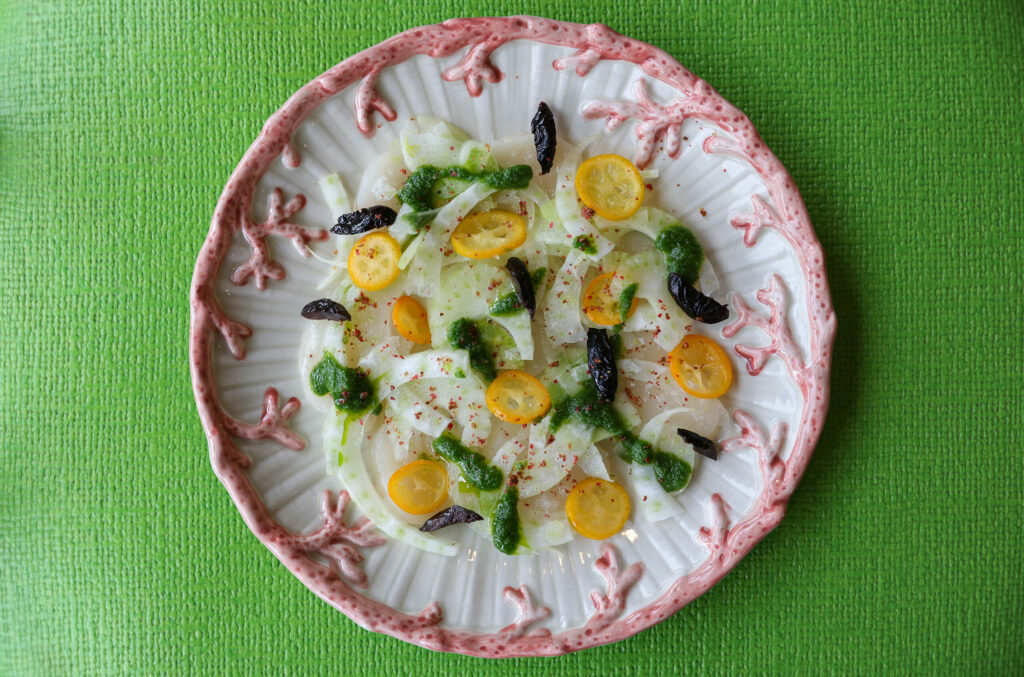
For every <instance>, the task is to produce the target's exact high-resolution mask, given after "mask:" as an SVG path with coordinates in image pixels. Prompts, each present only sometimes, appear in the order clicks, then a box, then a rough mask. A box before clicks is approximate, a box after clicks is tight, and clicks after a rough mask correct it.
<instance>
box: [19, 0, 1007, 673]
mask: <svg viewBox="0 0 1024 677" xmlns="http://www.w3.org/2000/svg"><path fill="white" fill-rule="evenodd" d="M890 5H891V6H890ZM387 7H388V9H386V10H377V9H374V3H369V2H365V1H363V2H352V1H348V0H344V1H343V0H290V1H288V2H285V1H279V2H268V3H264V4H260V5H255V4H248V3H236V2H198V1H196V0H191V1H183V2H150V1H149V0H123V1H120V2H118V1H114V0H92V1H83V2H81V3H78V4H68V3H60V2H28V1H26V2H14V3H13V4H12V3H11V1H10V0H0V397H2V401H3V403H4V404H3V407H2V409H0V440H2V454H3V464H2V480H0V569H2V574H0V674H62V673H63V674H83V673H86V674H91V673H130V674H140V673H142V674H148V673H174V674H178V673H182V672H190V671H193V672H197V673H203V674H221V673H238V672H264V671H266V672H274V673H277V672H287V673H296V674H321V673H324V674H327V673H333V674H339V673H341V674H382V673H410V674H417V675H442V674H454V673H455V672H456V671H459V672H461V673H467V672H470V671H472V672H474V673H481V674H482V673H488V674H490V673H499V672H510V671H513V670H514V671H516V672H518V673H520V674H540V673H541V672H542V671H543V674H551V675H575V674H597V675H600V674H608V673H611V672H622V673H625V672H628V671H629V670H630V669H634V668H636V667H638V666H639V668H640V669H641V671H642V672H648V671H651V672H653V671H657V672H658V673H661V674H693V673H696V672H708V673H715V674H748V673H749V674H755V673H788V674H791V673H801V674H803V673H842V674H856V673H861V674H879V673H915V674H935V673H940V674H943V673H970V674H1010V673H1016V674H1021V672H1022V671H1024V586H1022V581H1024V563H1022V562H1024V527H1022V525H1021V517H1022V512H1024V461H1022V459H1024V454H1022V434H1021V430H1022V428H1024V423H1022V417H1024V407H1022V404H1024V398H1022V386H1021V381H1022V378H1024V370H1022V367H1021V352H1022V348H1024V323H1022V316H1024V304H1022V301H1021V298H1022V297H1021V294H1022V292H1024V289H1022V269H1024V255H1022V249H1021V237H1022V234H1024V233H1022V225H1024V218H1022V216H1021V209H1022V192H1024V170H1022V167H1024V160H1022V158H1024V141H1022V139H1024V112H1022V105H1024V95H1022V87H1024V8H1022V5H1021V4H1020V2H1016V1H1014V0H1003V1H996V0H992V1H990V2H984V1H969V0H963V1H961V2H934V1H932V0H921V1H915V2H900V3H884V2H875V1H874V0H846V1H844V2H835V3H806V4H805V3H799V2H787V1H782V0H779V1H778V2H749V3H733V2H728V3H721V2H717V1H716V2H710V1H708V2H696V1H695V2H684V3H675V2H643V3H640V2H633V3H623V2H615V1H612V0H607V1H597V0H594V1H591V2H579V1H578V0H564V1H560V0H559V1H555V0H552V1H547V2H506V1H504V0H501V1H497V0H495V1H492V2H488V3H484V2H454V1H452V0H420V1H418V2H412V3H391V4H389V5H387ZM514 13H534V14H539V15H544V16H549V17H552V18H558V19H565V20H571V21H579V22H591V21H602V22H604V23H607V24H608V25H610V26H611V27H613V28H615V29H616V30H618V31H620V32H623V33H626V34H628V35H631V36H633V37H635V38H638V39H640V40H645V41H647V42H650V43H653V44H655V45H658V46H660V47H662V48H664V49H666V50H667V51H668V52H669V53H671V54H672V55H673V56H675V57H676V58H677V59H679V61H681V62H682V63H683V64H684V65H686V66H687V67H689V68H690V69H692V70H693V71H695V72H696V73H698V74H699V75H701V76H703V77H704V78H706V79H707V80H708V81H710V82H711V83H712V84H713V85H714V86H715V87H716V88H717V89H718V90H719V91H720V92H722V94H724V95H725V97H726V98H728V99H729V100H731V101H732V102H733V103H735V104H736V105H738V106H739V107H740V108H741V109H743V110H744V111H745V112H746V113H747V114H748V115H749V116H750V117H751V118H752V119H753V121H754V123H755V124H756V125H757V127H758V128H759V130H760V131H761V133H762V135H763V136H764V138H765V139H766V140H767V142H768V144H769V145H770V146H771V147H772V148H773V149H774V150H775V152H776V154H777V155H778V156H779V157H780V158H781V159H782V161H783V162H784V163H785V164H786V165H787V167H788V168H789V169H790V171H791V172H792V174H793V176H794V178H795V180H796V182H797V185H798V186H799V187H800V189H801V191H802V193H803V195H804V198H805V200H806V202H807V206H808V208H809V210H810V215H811V219H812V221H813V223H814V225H815V228H816V230H817V233H818V235H819V237H820V239H821V241H822V244H823V246H824V250H825V255H826V261H827V264H828V271H829V280H830V282H831V285H832V291H833V299H834V302H835V308H836V312H837V315H838V319H839V333H838V337H837V342H836V347H835V360H834V362H833V379H832V383H833V398H832V407H831V411H830V413H829V418H828V422H827V425H826V428H825V432H824V435H823V437H822V439H821V442H820V444H819V445H818V449H817V452H816V453H815V456H814V459H813V460H812V462H811V464H810V467H809V468H808V470H807V474H806V476H805V478H804V480H803V482H802V484H801V485H800V487H799V489H798V490H797V491H796V493H795V494H794V496H793V499H792V502H791V503H790V507H789V512H788V515H787V518H786V519H785V520H784V521H783V523H782V524H781V526H780V527H779V528H778V529H777V530H776V531H775V532H774V533H772V534H771V535H769V536H768V537H767V538H766V539H765V540H764V541H763V542H762V543H761V544H760V545H758V546H757V548H755V550H754V551H753V552H752V553H751V554H750V556H748V557H747V558H746V559H745V560H744V561H743V562H742V563H741V564H740V565H739V566H738V567H737V568H736V569H735V570H734V571H733V572H732V573H731V574H730V575H729V576H728V577H727V578H726V579H725V580H724V581H723V582H722V583H720V584H719V585H718V586H717V587H715V588H713V589H712V590H711V591H710V592H708V593H707V594H706V595H704V596H703V597H701V598H700V599H699V600H697V601H696V602H694V603H693V604H691V605H690V606H689V607H687V608H685V609H683V610H682V611H681V612H680V613H678V614H677V615H676V616H674V617H673V618H671V619H669V620H668V621H666V622H665V623H663V624H661V625H659V626H657V627H655V628H653V629H651V630H649V631H647V632H644V633H642V634H640V635H638V636H636V637H634V638H632V639H629V640H626V641H624V642H620V643H617V644H614V645H610V646H606V647H601V648H598V649H593V650H589V651H585V652H582V653H578V654H573V655H570V656H564V657H560V658H557V659H548V660H540V659H528V660H513V661H504V662H488V661H484V660H479V659H472V658H466V657H461V656H452V655H443V654H435V653H431V652H428V651H426V650H422V649H418V648H416V647H413V646H410V645H407V644H405V643H403V642H400V641H398V640H394V639H391V638H387V637H383V636H377V635H374V634H371V633H369V632H366V631H364V630H362V629H360V628H358V627H357V626H356V625H355V624H354V623H352V622H350V621H349V620H348V619H346V618H345V617H344V616H343V615H341V614H340V613H337V612H335V611H334V610H332V609H331V608H329V607H328V606H327V605H325V604H324V603H322V602H320V601H319V600H318V599H317V598H316V597H314V596H313V595H312V594H311V593H310V592H309V591H307V590H306V589H305V588H304V587H303V586H302V585H301V584H299V583H298V581H296V580H295V579H294V578H293V577H292V575H291V574H289V573H288V572H287V571H286V570H285V569H284V567H283V566H281V565H280V564H279V563H278V562H277V560H276V559H275V558H274V557H273V556H272V555H271V554H270V553H269V552H268V551H267V550H266V549H265V548H264V547H263V546H262V545H260V544H259V543H258V542H257V541H256V539H255V538H253V537H252V536H251V534H250V533H249V531H248V530H247V529H246V528H245V526H244V524H243V523H242V521H241V519H240V518H239V516H238V514H237V512H236V510H235V508H234V506H233V505H232V503H231V501H230V500H229V498H228V496H227V494H226V492H225V491H224V490H223V489H222V488H221V486H220V484H219V483H218V482H217V480H216V479H215V477H214V475H213V473H212V472H211V470H210V467H209V461H208V456H207V448H206V441H205V438H204V436H203V433H202V429H201V427H200V425H199V420H198V416H197V414H196V411H195V407H194V404H193V400H192V394H191V389H190V384H189V376H188V367H187V358H186V355H187V353H186V341H187V332H188V319H189V318H188V283H189V280H190V276H191V273H192V267H193V264H194V261H195V257H196V254H197V252H198V249H199V247H200V244H201V243H202V241H203V238H204V236H205V234H206V231H207V228H208V224H209V221H210V216H211V214H212V211H213V208H214V205H215V203H216V200H217V197H218V195H219V194H220V191H221V188H222V186H223V185H224V183H225V182H226V179H227V177H228V175H229V174H230V172H231V171H232V169H233V168H234V166H235V164H236V163H237V161H238V160H239V158H240V157H241V155H242V153H243V152H244V150H245V149H246V148H247V147H248V145H249V143H250V142H251V141H252V140H253V138H255V136H256V134H257V133H258V132H259V130H260V127H261V125H262V124H263V121H264V120H265V119H266V118H267V116H269V115H270V114H271V113H272V112H273V111H274V110H276V109H277V107H278V106H279V105H280V104H281V103H282V102H284V100H285V99H286V98H287V97H288V96H289V95H290V94H291V93H292V92H293V91H294V90H295V89H297V88H298V87H300V86H301V85H302V84H304V83H305V82H307V81H308V80H310V79H312V78H313V77H315V76H316V75H318V74H319V73H321V72H322V71H323V70H325V69H326V68H328V67H330V66H331V65H333V64H335V63H336V62H338V61H340V60H341V59H343V58H345V57H346V56H347V55H350V54H352V53H354V52H356V51H358V50H360V49H363V48H365V47H368V46H370V45H372V44H374V43H376V42H378V41H380V40H382V39H384V38H386V37H388V36H389V35H391V34H393V33H395V32H398V31H399V30H402V29H404V28H408V27H411V26H414V25H419V24H424V23H433V22H436V21H440V20H443V19H445V18H448V17H452V16H467V15H486V14H514Z"/></svg>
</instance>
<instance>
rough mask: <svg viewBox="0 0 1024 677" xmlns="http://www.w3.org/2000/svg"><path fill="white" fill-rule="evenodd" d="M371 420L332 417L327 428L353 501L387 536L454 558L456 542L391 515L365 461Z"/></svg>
mask: <svg viewBox="0 0 1024 677" xmlns="http://www.w3.org/2000/svg"><path fill="white" fill-rule="evenodd" d="M366 421H367V418H366V417H365V416H364V417H362V418H357V417H353V416H344V415H342V414H341V413H339V414H338V415H336V416H331V417H328V420H327V424H326V425H325V426H324V450H325V451H326V452H327V455H328V459H330V458H331V457H332V456H333V457H334V459H335V461H336V462H337V464H338V465H337V468H336V470H337V473H338V477H339V479H341V483H342V484H344V485H345V489H346V490H347V491H348V492H349V495H350V496H351V497H352V500H353V501H355V503H356V505H357V506H359V509H360V510H361V511H362V512H363V514H364V515H366V517H368V518H369V520H370V521H371V522H373V525H374V526H375V527H376V528H377V529H379V530H380V531H381V532H383V533H384V534H386V535H387V536H389V537H391V538H393V539H395V540H396V541H399V542H401V543H405V544H406V545H409V546H412V547H414V548H419V549H420V550H425V551H427V552H433V553H437V554H438V555H444V556H446V557H452V556H454V555H455V553H456V552H457V550H458V548H457V547H456V544H455V543H454V542H452V541H448V540H444V539H440V538H437V537H436V536H430V535H428V534H424V533H422V532H421V531H419V530H417V529H416V528H415V527H411V526H409V525H408V524H406V523H405V522H403V521H401V520H400V519H398V518H397V517H395V516H394V515H392V514H391V512H390V511H389V510H388V508H387V504H386V503H385V501H384V499H383V498H381V496H380V494H379V493H377V489H376V488H375V487H374V486H373V483H372V482H371V480H370V476H369V474H368V473H367V472H366V464H365V462H364V461H363V452H362V442H363V437H364V436H365V432H366V431H365V423H366Z"/></svg>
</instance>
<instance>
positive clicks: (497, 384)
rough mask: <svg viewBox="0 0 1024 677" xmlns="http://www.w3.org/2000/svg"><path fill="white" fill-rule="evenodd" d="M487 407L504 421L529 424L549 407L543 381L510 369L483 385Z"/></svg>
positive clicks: (523, 372)
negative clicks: (488, 383) (485, 388)
mask: <svg viewBox="0 0 1024 677" xmlns="http://www.w3.org/2000/svg"><path fill="white" fill-rule="evenodd" d="M486 399H487V408H488V409H490V410H491V412H492V413H493V414H494V415H495V416H497V417H498V418H500V419H501V420H502V421H505V422H507V423H529V422H531V421H535V420H536V419H538V418H540V417H541V416H543V415H544V414H546V413H547V412H548V409H550V408H551V398H550V397H549V396H548V391H547V389H546V388H545V387H544V384H543V383H541V382H540V381H538V380H537V379H536V378H534V377H533V376H531V375H530V374H527V373H526V372H525V371H520V370H518V369H510V370H508V371H503V372H501V373H500V374H498V377H497V378H496V379H494V380H493V381H491V385H489V386H487V393H486Z"/></svg>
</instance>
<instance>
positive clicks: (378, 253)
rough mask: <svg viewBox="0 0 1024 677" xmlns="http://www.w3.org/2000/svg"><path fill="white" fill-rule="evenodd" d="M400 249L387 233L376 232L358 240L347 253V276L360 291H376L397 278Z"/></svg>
mask: <svg viewBox="0 0 1024 677" xmlns="http://www.w3.org/2000/svg"><path fill="white" fill-rule="evenodd" d="M401 256H402V248H401V247H400V246H399V244H398V241H397V240H395V238H393V237H391V236H390V235H388V234H387V233H383V232H381V231H376V232H373V233H370V234H369V235H366V236H364V237H362V238H360V239H359V241H357V242H356V243H355V245H354V246H353V247H352V251H350V252H349V253H348V274H349V277H351V278H352V282H353V283H354V284H355V285H356V286H357V287H359V288H360V289H365V290H366V291H377V290H378V289H383V288H384V287H386V286H388V285H389V284H391V283H392V282H394V281H395V278H397V277H398V273H399V270H398V259H399V257H401Z"/></svg>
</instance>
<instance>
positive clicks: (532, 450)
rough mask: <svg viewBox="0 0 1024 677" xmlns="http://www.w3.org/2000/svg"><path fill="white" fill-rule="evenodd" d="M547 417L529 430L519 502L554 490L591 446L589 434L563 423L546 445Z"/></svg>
mask: <svg viewBox="0 0 1024 677" xmlns="http://www.w3.org/2000/svg"><path fill="white" fill-rule="evenodd" d="M550 425H551V416H550V415H548V416H546V417H544V419H543V420H542V421H541V422H540V423H538V424H533V425H531V426H530V446H529V448H528V449H527V451H526V467H525V468H524V469H523V473H522V477H521V478H520V480H519V497H520V499H523V498H529V497H531V496H536V495H537V494H539V493H541V492H543V491H547V490H548V489H550V488H551V487H553V486H555V485H556V484H558V483H559V482H561V481H562V479H563V478H564V477H565V476H566V475H568V474H569V471H571V470H572V469H573V467H574V466H575V465H576V462H577V461H578V460H579V458H580V456H582V455H583V454H584V453H585V452H586V451H587V450H588V449H589V448H590V445H591V442H590V441H591V438H592V437H593V431H592V430H591V429H590V427H589V426H586V425H584V424H582V423H577V422H574V421H570V422H566V423H565V424H563V425H562V427H561V428H559V430H558V432H557V433H555V434H554V439H553V440H552V441H551V442H550V443H548V428H549V426H550Z"/></svg>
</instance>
